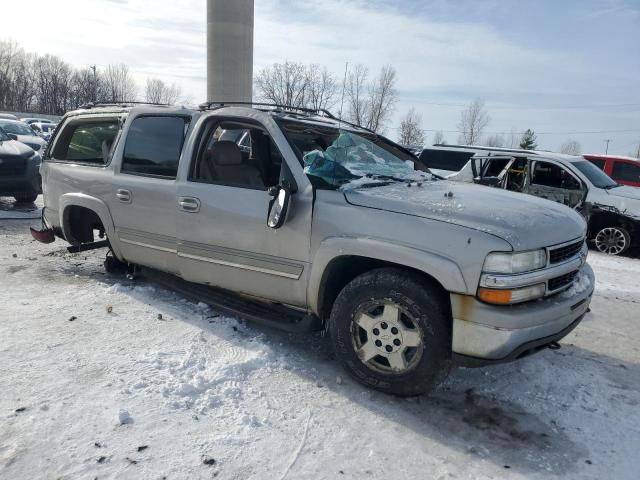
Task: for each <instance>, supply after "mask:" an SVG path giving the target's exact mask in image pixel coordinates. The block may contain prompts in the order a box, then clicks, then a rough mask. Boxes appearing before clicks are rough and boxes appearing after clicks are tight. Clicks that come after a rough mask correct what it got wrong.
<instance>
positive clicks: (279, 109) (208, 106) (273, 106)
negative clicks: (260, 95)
mask: <svg viewBox="0 0 640 480" xmlns="http://www.w3.org/2000/svg"><path fill="white" fill-rule="evenodd" d="M233 106H246V107H250V108H254V107H258V108H256V110H261V111H263V112H268V111H271V112H275V113H293V114H296V113H303V114H307V115H318V116H321V117H324V118H327V119H329V120H333V121H335V122H340V123H341V124H345V125H349V126H350V127H354V128H359V129H361V130H364V131H366V132H369V133H372V134H374V135H377V133H376V132H374V131H373V130H371V129H369V128H366V127H363V126H362V125H357V124H355V123H351V122H348V121H346V120H343V119H341V118H338V117H336V116H335V115H334V114H333V113H331V112H330V111H329V110H326V109H324V108H318V109H316V108H306V107H294V106H291V105H280V104H277V103H260V102H205V103H202V104H200V105H199V109H200V111H201V112H204V111H207V110H218V109H220V108H224V107H233ZM260 107H263V108H260ZM265 107H267V108H265Z"/></svg>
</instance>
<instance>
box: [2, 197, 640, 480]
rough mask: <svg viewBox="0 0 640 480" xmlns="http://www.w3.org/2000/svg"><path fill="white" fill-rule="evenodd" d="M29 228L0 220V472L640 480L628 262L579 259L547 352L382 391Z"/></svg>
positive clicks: (303, 348)
mask: <svg viewBox="0 0 640 480" xmlns="http://www.w3.org/2000/svg"><path fill="white" fill-rule="evenodd" d="M0 203H2V202H0ZM0 206H1V205H0ZM5 213H6V212H5ZM18 213H19V212H18ZM5 217H8V218H14V217H13V216H9V215H6V216H5ZM37 224H38V221H37V220H28V219H22V220H9V219H6V218H5V219H0V392H1V393H0V478H2V479H31V478H42V479H49V478H51V479H58V478H61V479H76V478H80V479H84V478H91V479H93V478H100V479H102V478H132V479H146V478H149V479H160V478H168V479H181V478H185V479H186V478H189V479H195V478H203V479H205V478H206V479H208V478H214V477H217V478H224V479H266V478H269V479H277V480H279V479H285V478H288V479H307V478H309V479H335V478H349V479H351V478H354V479H378V478H397V479H401V478H412V479H413V478H430V479H431V478H432V479H443V480H444V479H464V478H469V479H485V478H486V479H489V478H507V479H520V478H535V479H547V478H552V477H562V478H576V479H577V478H580V479H582V478H592V479H601V478H611V479H635V478H638V471H639V470H640V456H639V455H638V452H639V451H640V261H639V260H635V259H631V258H607V257H604V256H602V255H599V254H595V253H592V254H591V257H590V261H591V264H592V265H593V266H594V269H595V271H596V274H597V276H598V288H597V291H596V296H595V299H594V301H593V305H592V309H593V313H591V314H589V315H588V316H587V318H586V319H585V321H584V323H583V324H582V325H581V326H580V327H579V328H578V329H577V331H575V333H573V334H572V335H571V336H570V337H568V338H567V339H565V341H564V342H563V348H562V349H561V350H559V351H551V350H546V351H544V352H541V353H540V354H538V355H536V356H534V357H530V358H527V359H524V360H522V361H520V362H518V363H515V364H510V365H503V366H499V367H494V368H490V369H481V370H472V369H457V370H455V371H454V372H453V373H452V375H451V377H450V379H449V380H448V381H447V383H446V384H445V385H443V386H442V387H441V388H439V389H438V390H437V391H436V392H435V393H434V394H432V395H431V396H430V397H428V398H427V397H423V398H416V399H398V398H393V397H389V396H386V395H383V394H379V393H376V392H373V391H371V390H367V389H366V388H364V387H362V386H360V385H359V384H357V383H356V382H354V381H352V380H351V379H350V378H348V377H346V376H345V374H344V372H343V371H342V370H341V368H340V366H339V365H338V364H337V363H336V361H335V360H333V359H332V357H331V354H330V347H329V345H328V344H327V342H326V340H325V339H323V338H322V337H321V336H319V335H289V334H284V333H280V332H277V331H273V330H269V329H266V328H263V327H259V326H255V325H247V324H245V323H241V322H238V321H237V320H234V319H229V318H221V317H219V316H217V315H216V313H215V311H214V310H212V309H211V308H209V307H207V306H206V305H202V304H195V303H192V302H189V301H187V300H185V299H183V298H181V297H180V296H178V295H176V294H175V293H172V292H170V291H167V290H164V289H162V288H160V287H157V286H154V285H152V284H147V283H144V282H140V281H138V282H129V281H127V280H126V279H124V278H122V277H116V276H111V275H107V274H105V273H104V270H103V268H102V265H101V261H102V255H104V253H103V252H100V253H88V254H80V255H69V254H67V253H66V251H65V245H64V244H63V243H61V242H59V241H58V242H56V243H54V244H52V245H40V244H37V243H35V242H33V241H32V240H31V238H30V236H29V234H28V227H29V226H30V225H34V226H35V225H37Z"/></svg>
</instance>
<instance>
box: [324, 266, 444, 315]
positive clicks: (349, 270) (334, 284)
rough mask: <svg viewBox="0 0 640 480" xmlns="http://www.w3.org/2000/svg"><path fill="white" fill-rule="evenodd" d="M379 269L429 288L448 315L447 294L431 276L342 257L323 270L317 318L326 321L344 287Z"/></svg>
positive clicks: (412, 269)
mask: <svg viewBox="0 0 640 480" xmlns="http://www.w3.org/2000/svg"><path fill="white" fill-rule="evenodd" d="M380 268H393V269H396V270H400V271H405V272H406V273H407V274H408V275H412V276H414V277H416V278H418V279H419V280H420V281H421V282H422V283H424V284H426V285H429V286H431V287H432V288H433V289H434V291H435V292H437V293H438V295H439V297H440V298H441V299H442V301H443V304H444V305H445V306H446V308H447V311H448V312H449V313H450V312H451V301H450V299H449V293H448V292H447V291H446V289H445V288H444V287H443V286H442V284H441V283H440V282H438V280H436V279H435V278H434V277H432V276H431V275H429V274H427V273H425V272H423V271H421V270H417V269H415V268H411V267H407V266H406V265H400V264H397V263H393V262H387V261H384V260H379V259H375V258H368V257H359V256H344V257H338V258H335V259H333V260H332V261H331V262H330V263H329V265H327V267H326V268H325V270H324V273H323V275H322V282H321V284H320V291H319V298H318V308H319V310H320V311H319V312H318V313H319V317H320V318H321V319H322V320H323V321H326V320H327V319H328V318H329V316H330V315H331V310H332V308H333V304H334V302H335V301H336V298H337V297H338V295H339V294H340V292H341V291H342V290H343V289H344V287H346V286H347V285H348V284H349V283H350V282H351V281H352V280H354V279H355V278H356V277H359V276H360V275H363V274H365V273H367V272H369V271H371V270H376V269H380Z"/></svg>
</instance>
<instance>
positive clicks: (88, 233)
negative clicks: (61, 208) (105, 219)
mask: <svg viewBox="0 0 640 480" xmlns="http://www.w3.org/2000/svg"><path fill="white" fill-rule="evenodd" d="M64 217H65V218H64V221H65V225H67V227H68V228H67V229H66V232H68V234H69V235H70V236H71V238H67V239H66V240H67V241H68V242H69V243H71V244H79V243H91V242H93V241H94V232H95V231H96V230H98V231H99V235H100V237H103V236H104V233H105V229H104V225H103V224H102V220H100V217H99V216H98V214H97V213H96V212H94V211H93V210H91V209H89V208H85V207H78V206H70V207H68V208H67V209H66V210H65V212H64Z"/></svg>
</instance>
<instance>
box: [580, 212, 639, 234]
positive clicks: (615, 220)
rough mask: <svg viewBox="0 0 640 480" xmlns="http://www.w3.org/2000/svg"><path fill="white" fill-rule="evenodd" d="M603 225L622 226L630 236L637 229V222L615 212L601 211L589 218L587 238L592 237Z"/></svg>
mask: <svg viewBox="0 0 640 480" xmlns="http://www.w3.org/2000/svg"><path fill="white" fill-rule="evenodd" d="M605 227H622V228H624V229H625V230H627V231H628V232H629V233H630V234H631V235H632V236H633V235H634V233H635V232H636V231H637V230H638V223H637V222H634V221H633V220H631V219H629V218H628V217H625V216H623V215H620V214H618V213H615V212H603V213H598V214H596V215H593V216H592V217H591V218H590V219H589V238H590V239H594V238H595V237H596V235H597V234H598V232H599V231H600V230H602V229H603V228H605Z"/></svg>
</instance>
